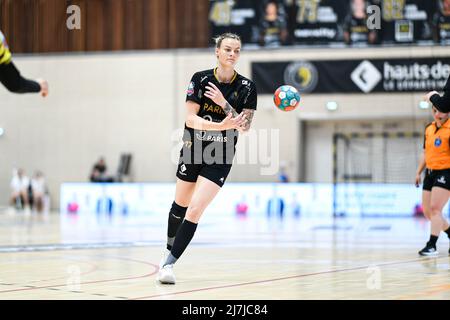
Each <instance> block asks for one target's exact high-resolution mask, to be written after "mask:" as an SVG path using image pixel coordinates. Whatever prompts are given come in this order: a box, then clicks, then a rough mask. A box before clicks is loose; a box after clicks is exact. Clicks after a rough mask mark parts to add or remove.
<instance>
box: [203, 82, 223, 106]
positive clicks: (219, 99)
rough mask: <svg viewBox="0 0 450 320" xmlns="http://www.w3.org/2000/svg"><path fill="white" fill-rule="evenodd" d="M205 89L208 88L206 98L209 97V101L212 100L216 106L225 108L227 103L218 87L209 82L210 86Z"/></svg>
mask: <svg viewBox="0 0 450 320" xmlns="http://www.w3.org/2000/svg"><path fill="white" fill-rule="evenodd" d="M205 88H206V92H205V97H208V98H209V99H211V100H212V101H214V102H215V103H216V104H218V105H219V106H221V107H222V108H223V107H224V106H225V103H226V102H227V101H226V100H225V98H224V97H223V94H222V92H221V91H220V90H219V88H217V86H216V85H215V84H214V83H212V82H208V86H206V87H205Z"/></svg>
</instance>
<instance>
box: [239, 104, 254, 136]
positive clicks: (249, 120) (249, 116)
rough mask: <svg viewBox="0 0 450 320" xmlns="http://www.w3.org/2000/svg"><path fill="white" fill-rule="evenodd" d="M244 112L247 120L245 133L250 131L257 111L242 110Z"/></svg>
mask: <svg viewBox="0 0 450 320" xmlns="http://www.w3.org/2000/svg"><path fill="white" fill-rule="evenodd" d="M242 112H243V113H244V115H245V119H246V120H247V122H246V123H245V126H244V131H248V130H249V129H250V126H251V125H252V121H253V116H254V115H255V110H253V109H244V110H242Z"/></svg>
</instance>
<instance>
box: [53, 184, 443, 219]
mask: <svg viewBox="0 0 450 320" xmlns="http://www.w3.org/2000/svg"><path fill="white" fill-rule="evenodd" d="M174 194H175V184H174V183H135V184H133V183H123V184H99V183H94V184H92V183H64V184H62V186H61V193H60V195H61V199H60V210H61V214H68V215H69V216H77V217H82V216H83V217H90V218H92V219H94V220H96V219H102V218H108V217H110V216H114V217H122V216H128V215H132V216H135V217H148V216H153V217H155V219H156V218H158V217H161V216H166V215H167V212H168V210H169V209H170V206H171V204H172V202H173V197H174ZM421 194H422V190H421V189H420V188H415V187H414V186H413V185H410V184H375V183H373V184H369V183H361V184H338V185H337V188H336V189H334V187H333V184H331V183H282V184H280V183H227V184H225V186H224V187H223V189H222V190H221V191H220V194H219V196H217V197H216V198H215V199H214V200H213V202H212V203H211V204H210V205H209V206H208V208H207V210H206V211H207V212H206V213H207V216H210V217H213V216H215V217H220V216H224V215H225V216H229V215H249V216H259V217H264V216H279V215H284V216H291V217H292V216H295V217H296V216H302V217H314V218H322V217H323V218H329V217H332V215H333V207H334V206H333V201H334V199H336V209H337V212H338V213H344V214H345V215H347V216H354V217H360V216H413V215H414V214H417V212H418V210H419V211H420V203H421ZM334 196H335V197H336V198H334ZM319 203H320V205H318V204H319ZM444 212H445V213H448V212H449V206H448V204H447V205H446V207H445V208H444ZM210 214H211V215H210ZM158 219H159V218H158Z"/></svg>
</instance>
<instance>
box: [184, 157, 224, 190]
mask: <svg viewBox="0 0 450 320" xmlns="http://www.w3.org/2000/svg"><path fill="white" fill-rule="evenodd" d="M230 170H231V164H216V163H213V164H206V163H202V164H185V163H183V162H182V161H180V163H179V164H178V168H177V177H178V178H179V179H181V180H183V181H187V182H196V181H197V178H198V176H202V177H204V178H206V179H208V180H210V181H212V182H214V183H215V184H217V185H218V186H219V187H222V186H223V184H224V183H225V180H227V177H228V174H229V173H230Z"/></svg>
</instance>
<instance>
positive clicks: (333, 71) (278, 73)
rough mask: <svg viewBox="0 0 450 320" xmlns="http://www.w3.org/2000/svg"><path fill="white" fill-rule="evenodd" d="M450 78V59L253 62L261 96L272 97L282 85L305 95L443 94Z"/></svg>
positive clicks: (253, 76) (253, 74) (255, 79)
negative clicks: (429, 92)
mask: <svg viewBox="0 0 450 320" xmlns="http://www.w3.org/2000/svg"><path fill="white" fill-rule="evenodd" d="M449 75H450V57H439V58H425V59H408V58H405V59H367V60H318V61H292V62H254V63H252V78H253V80H254V81H255V83H256V86H257V89H258V93H260V94H264V93H266V94H272V93H273V92H274V91H275V90H276V89H277V88H278V87H279V86H280V85H282V84H289V85H292V86H294V87H295V88H297V89H298V90H299V91H300V92H303V93H305V92H306V93H307V92H311V93H373V92H395V93H399V92H427V91H431V90H438V91H439V90H442V88H443V87H444V85H445V83H446V81H447V79H448V77H449Z"/></svg>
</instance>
